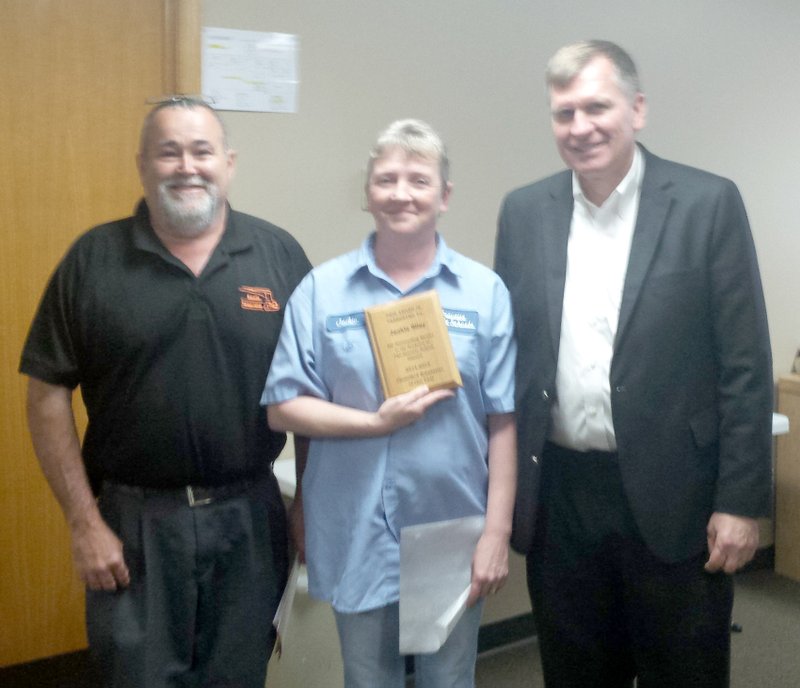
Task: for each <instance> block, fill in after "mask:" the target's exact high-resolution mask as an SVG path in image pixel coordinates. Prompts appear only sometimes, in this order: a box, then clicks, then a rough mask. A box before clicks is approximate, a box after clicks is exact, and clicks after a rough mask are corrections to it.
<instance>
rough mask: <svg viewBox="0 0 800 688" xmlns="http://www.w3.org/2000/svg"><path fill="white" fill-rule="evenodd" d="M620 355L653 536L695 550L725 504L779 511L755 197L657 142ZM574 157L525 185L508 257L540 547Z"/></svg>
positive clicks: (502, 250) (508, 222)
mask: <svg viewBox="0 0 800 688" xmlns="http://www.w3.org/2000/svg"><path fill="white" fill-rule="evenodd" d="M642 150H643V151H644V154H645V172H644V178H643V181H642V190H641V198H640V203H639V212H638V217H637V221H636V228H635V231H634V236H633V242H632V245H631V253H630V260H629V264H628V270H627V274H626V278H625V286H624V290H623V296H622V302H621V306H620V313H619V325H618V330H617V334H616V339H615V342H614V353H613V357H612V362H611V373H610V376H611V379H610V384H611V406H612V415H613V422H614V431H615V434H616V439H617V446H618V453H619V465H620V470H621V473H622V478H623V483H624V487H625V491H626V495H627V498H628V502H629V505H630V508H631V510H632V512H633V515H634V518H635V520H636V523H637V525H638V527H639V530H640V533H641V535H642V537H643V539H644V541H645V543H646V544H647V546H648V547H649V549H650V550H651V551H652V552H653V553H654V554H655V555H656V556H658V557H660V558H662V559H663V560H665V561H679V560H681V559H685V558H688V557H690V556H693V555H696V554H699V553H700V552H701V551H702V550H703V549H704V548H705V547H706V533H705V529H706V525H707V522H708V519H709V517H710V515H711V513H712V512H714V511H721V512H725V513H732V514H738V515H743V516H752V517H757V516H762V515H766V514H767V512H768V509H769V505H770V494H771V447H772V437H771V423H772V416H771V413H772V399H773V379H772V364H771V353H770V345H769V335H768V330H767V318H766V311H765V307H764V298H763V294H762V291H761V282H760V277H759V272H758V265H757V262H756V255H755V250H754V247H753V241H752V237H751V234H750V227H749V224H748V221H747V215H746V213H745V209H744V205H743V203H742V199H741V196H740V195H739V192H738V190H737V188H736V186H735V185H734V184H733V183H732V182H731V181H729V180H727V179H723V178H721V177H717V176H715V175H712V174H709V173H707V172H702V171H700V170H696V169H693V168H690V167H686V166H684V165H679V164H676V163H673V162H668V161H666V160H662V159H660V158H658V157H656V156H654V155H652V154H650V153H649V152H647V151H646V150H644V149H642ZM572 207H573V196H572V173H571V172H569V171H564V172H562V173H560V174H556V175H554V176H552V177H549V178H547V179H544V180H542V181H540V182H538V183H535V184H532V185H530V186H526V187H524V188H521V189H517V190H516V191H513V192H511V193H510V194H509V195H508V196H507V197H506V199H505V200H504V202H503V206H502V209H501V212H500V220H499V228H498V235H497V245H496V254H495V269H496V270H497V272H498V273H499V274H500V276H501V277H502V278H503V280H504V281H505V283H506V285H507V286H508V288H509V290H510V292H511V297H512V301H513V308H514V317H515V323H516V331H517V341H518V345H519V353H518V359H517V393H516V396H517V414H518V447H519V456H518V463H519V478H518V491H517V499H516V505H515V510H514V527H513V534H512V545H513V547H514V549H516V550H517V551H519V552H522V553H529V552H531V550H532V547H533V534H534V528H535V521H536V512H537V505H538V493H539V474H540V471H541V467H542V465H541V461H542V459H541V455H542V448H543V446H544V442H545V440H546V438H547V433H548V428H549V424H550V405H551V403H552V401H553V400H554V398H555V395H556V393H557V391H556V389H555V377H556V364H557V357H558V349H559V334H560V329H561V312H562V301H563V295H564V280H565V275H566V264H567V239H568V236H569V230H570V223H571V219H572Z"/></svg>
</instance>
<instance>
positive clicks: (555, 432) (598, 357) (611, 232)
mask: <svg viewBox="0 0 800 688" xmlns="http://www.w3.org/2000/svg"><path fill="white" fill-rule="evenodd" d="M643 175H644V157H643V156H642V153H641V151H640V150H639V148H638V146H637V147H636V151H635V153H634V157H633V163H632V164H631V168H630V170H628V174H627V175H625V178H624V179H623V180H622V181H621V182H620V184H619V186H617V188H616V189H615V190H614V191H613V192H612V193H611V195H610V196H609V197H608V198H607V199H606V201H605V203H603V205H602V206H600V207H598V206H596V205H594V204H593V203H591V202H590V201H589V200H588V199H587V198H586V197H585V196H584V194H583V191H582V190H581V187H580V184H579V182H578V179H577V176H576V175H575V174H573V176H572V192H573V196H574V198H575V205H574V209H573V212H572V224H571V226H570V234H569V242H568V245H567V277H566V283H565V286H564V310H563V314H562V318H561V343H560V346H559V352H558V368H557V371H556V400H555V402H554V403H553V406H552V418H553V425H552V430H551V433H550V439H551V440H552V441H553V442H555V443H556V444H559V445H561V446H563V447H567V448H569V449H575V450H577V451H589V450H593V449H597V450H601V451H615V450H616V448H617V443H616V438H615V436H614V422H613V419H612V416H611V391H610V382H609V373H610V371H611V357H612V355H613V350H614V337H615V336H616V333H617V323H618V320H619V309H620V304H621V302H622V288H623V286H624V283H625V273H626V271H627V268H628V257H629V255H630V250H631V240H632V239H633V231H634V227H635V225H636V215H637V212H638V209H639V195H640V191H641V183H642V177H643Z"/></svg>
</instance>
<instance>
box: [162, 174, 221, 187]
mask: <svg viewBox="0 0 800 688" xmlns="http://www.w3.org/2000/svg"><path fill="white" fill-rule="evenodd" d="M187 185H189V186H200V187H202V188H203V189H206V190H208V189H209V188H210V186H211V185H210V184H209V183H208V182H207V181H206V180H205V179H203V178H202V177H201V176H200V175H196V174H194V175H192V176H190V177H186V176H184V175H180V174H175V175H173V176H172V177H169V178H168V179H165V180H164V181H163V182H162V186H164V188H167V189H172V188H174V187H176V186H187Z"/></svg>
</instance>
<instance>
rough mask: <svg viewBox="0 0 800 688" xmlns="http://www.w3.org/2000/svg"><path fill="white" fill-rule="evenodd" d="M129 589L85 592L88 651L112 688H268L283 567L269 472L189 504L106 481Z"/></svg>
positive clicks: (169, 494)
mask: <svg viewBox="0 0 800 688" xmlns="http://www.w3.org/2000/svg"><path fill="white" fill-rule="evenodd" d="M99 504H100V509H101V513H102V514H103V517H104V518H105V519H106V522H107V523H108V525H109V526H110V527H111V528H112V529H113V530H114V531H115V532H116V533H117V535H118V536H119V537H120V539H121V540H122V542H123V546H124V549H123V555H124V556H125V561H126V564H127V565H128V568H129V570H130V574H131V583H130V586H129V587H128V588H126V589H124V590H121V591H119V592H115V593H110V592H103V591H87V595H86V621H87V631H88V635H89V645H90V647H91V650H92V653H93V655H94V656H95V659H96V660H97V663H98V665H99V667H100V670H101V672H102V674H103V676H104V679H105V685H106V686H109V687H113V688H212V687H213V688H264V682H265V677H266V671H267V660H268V659H269V655H270V654H271V651H272V647H273V644H274V641H275V634H274V629H273V627H272V619H273V616H274V614H275V610H276V608H277V605H278V601H279V599H280V595H281V592H282V589H283V585H284V582H285V580H286V570H287V550H286V523H285V512H284V507H283V503H282V502H281V500H280V494H279V492H278V490H277V485H276V484H275V482H274V478H272V476H265V477H264V478H262V479H261V480H259V481H257V482H255V483H254V484H252V485H250V486H249V487H248V489H246V490H245V491H243V492H242V493H241V494H236V495H233V496H225V498H222V499H215V500H214V501H213V502H211V503H208V504H202V505H199V506H190V505H189V504H188V502H187V500H186V495H185V493H184V494H183V495H181V491H180V490H175V491H153V490H140V489H139V488H128V487H125V486H115V485H113V484H106V485H104V488H103V491H102V493H101V495H100V501H99Z"/></svg>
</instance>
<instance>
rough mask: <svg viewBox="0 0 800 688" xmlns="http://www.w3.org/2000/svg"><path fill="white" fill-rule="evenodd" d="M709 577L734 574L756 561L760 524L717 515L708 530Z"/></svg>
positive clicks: (742, 517) (709, 522) (743, 517)
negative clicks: (715, 574) (710, 575)
mask: <svg viewBox="0 0 800 688" xmlns="http://www.w3.org/2000/svg"><path fill="white" fill-rule="evenodd" d="M706 534H707V536H708V551H709V557H708V561H707V562H706V565H705V569H706V571H708V572H709V573H713V572H715V571H724V572H725V573H734V572H735V571H737V570H738V569H740V568H741V567H742V566H744V565H745V564H746V563H747V562H748V561H750V560H751V559H752V558H753V555H755V553H756V548H757V547H758V522H757V521H756V520H755V519H754V518H747V517H745V516H734V515H733V514H723V513H720V512H714V513H713V514H711V518H710V519H709V520H708V527H707V528H706Z"/></svg>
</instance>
